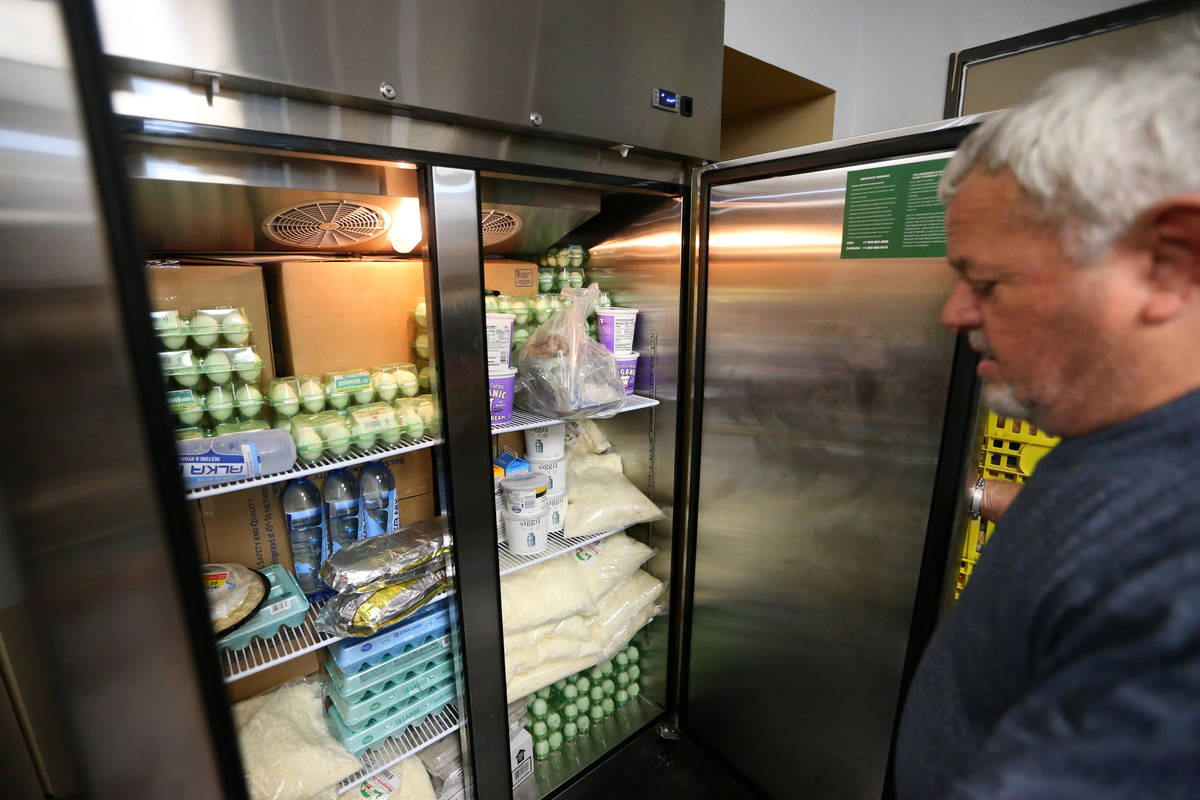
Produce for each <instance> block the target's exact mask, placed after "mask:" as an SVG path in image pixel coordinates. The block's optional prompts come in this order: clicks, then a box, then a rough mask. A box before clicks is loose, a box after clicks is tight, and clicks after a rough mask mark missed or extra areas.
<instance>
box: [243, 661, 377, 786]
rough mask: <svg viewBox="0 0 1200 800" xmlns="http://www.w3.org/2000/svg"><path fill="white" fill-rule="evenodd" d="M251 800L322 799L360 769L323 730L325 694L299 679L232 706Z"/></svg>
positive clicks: (307, 680) (312, 680)
mask: <svg viewBox="0 0 1200 800" xmlns="http://www.w3.org/2000/svg"><path fill="white" fill-rule="evenodd" d="M233 719H234V726H235V728H236V729H237V736H238V745H239V747H240V748H241V752H242V766H243V767H244V768H245V770H246V787H247V789H248V790H249V792H250V798H251V800H308V799H309V798H314V797H320V798H324V797H326V796H328V795H329V793H330V787H332V791H336V789H337V787H336V784H337V782H338V781H340V780H342V779H344V778H347V777H349V776H350V775H353V774H354V773H355V772H357V771H358V770H359V768H360V767H361V766H362V765H361V764H360V763H359V761H358V759H357V758H355V757H354V756H353V755H351V754H350V753H349V752H348V751H347V750H346V748H344V747H342V745H341V744H340V743H339V742H337V740H335V739H334V738H333V737H332V736H330V735H329V731H328V729H327V728H326V727H325V692H324V690H323V689H322V686H321V683H320V681H319V680H318V679H316V678H301V679H300V680H298V681H293V682H291V683H285V684H284V685H283V686H280V687H279V688H277V689H274V690H272V691H269V692H265V693H263V694H260V695H257V696H255V697H251V698H250V699H249V700H244V701H242V702H240V703H237V704H235V705H234V706H233Z"/></svg>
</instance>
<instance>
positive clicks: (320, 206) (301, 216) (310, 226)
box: [263, 200, 392, 249]
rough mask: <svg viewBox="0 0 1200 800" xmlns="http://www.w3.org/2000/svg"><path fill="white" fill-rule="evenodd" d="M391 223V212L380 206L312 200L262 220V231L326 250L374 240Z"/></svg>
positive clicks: (285, 241)
mask: <svg viewBox="0 0 1200 800" xmlns="http://www.w3.org/2000/svg"><path fill="white" fill-rule="evenodd" d="M391 224H392V219H391V217H390V216H388V213H387V212H386V211H384V210H383V209H382V208H379V207H377V206H373V205H369V204H367V203H360V202H358V201H357V200H311V201H308V202H304V203H293V204H292V205H290V206H285V207H283V208H281V209H279V210H278V211H276V212H275V213H273V214H271V216H269V217H267V219H266V221H265V222H263V233H265V234H267V236H269V237H270V238H271V239H273V240H275V241H277V242H279V243H280V244H288V245H292V246H293V247H312V248H317V249H325V248H334V247H346V246H349V245H354V244H359V243H360V242H365V241H368V240H370V239H374V238H375V237H376V236H380V235H382V234H384V233H386V232H387V230H388V228H389V227H391Z"/></svg>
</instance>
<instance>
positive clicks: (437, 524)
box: [321, 517, 450, 593]
mask: <svg viewBox="0 0 1200 800" xmlns="http://www.w3.org/2000/svg"><path fill="white" fill-rule="evenodd" d="M449 552H450V536H449V534H447V533H446V530H445V526H444V525H442V518H441V517H434V518H433V519H427V520H424V521H422V522H415V523H413V524H412V525H409V526H408V527H406V528H401V529H400V530H398V531H395V532H394V533H385V534H383V535H382V536H373V537H371V538H370V539H362V540H360V541H357V542H354V543H353V544H351V545H349V546H348V547H343V548H342V549H341V550H338V551H337V552H336V553H334V554H333V555H332V556H330V557H329V560H327V561H326V562H325V563H324V564H323V565H322V566H321V578H322V579H323V580H324V581H325V585H326V586H328V587H329V588H330V589H333V590H334V591H335V592H339V593H340V592H349V591H354V592H364V591H367V590H369V589H377V588H381V587H383V586H384V585H386V584H393V583H397V582H401V581H403V580H405V579H406V578H407V577H410V575H409V573H413V575H415V574H416V573H415V572H414V570H418V569H420V568H421V567H423V566H425V565H426V564H429V563H431V562H432V561H433V560H434V559H437V558H439V557H440V556H443V555H445V554H446V553H449Z"/></svg>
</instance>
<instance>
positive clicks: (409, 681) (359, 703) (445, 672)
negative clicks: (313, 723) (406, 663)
mask: <svg viewBox="0 0 1200 800" xmlns="http://www.w3.org/2000/svg"><path fill="white" fill-rule="evenodd" d="M453 676H454V658H453V656H452V655H451V653H450V651H449V650H445V651H443V653H442V655H441V656H438V657H436V658H435V659H431V660H429V661H426V662H423V663H421V664H420V665H419V666H417V667H416V668H414V669H411V670H407V671H404V672H400V673H398V674H397V675H395V676H394V677H393V678H391V679H389V680H386V681H384V682H383V683H382V684H381V685H380V686H378V687H377V688H375V689H371V690H368V691H365V692H362V693H360V694H358V695H355V696H354V698H348V697H343V696H342V695H341V694H340V693H339V692H338V691H337V689H335V688H332V687H331V688H330V690H329V699H330V700H332V701H333V705H334V706H335V707H336V708H337V710H338V713H339V714H340V715H341V717H342V722H344V723H346V724H347V725H351V726H353V725H362V724H363V723H365V722H367V721H368V720H370V719H371V718H372V717H375V716H379V715H381V714H385V713H387V711H388V709H391V708H396V707H398V706H400V705H402V704H403V703H405V702H407V701H408V699H409V698H410V697H414V696H418V695H420V694H421V692H424V691H425V690H427V689H430V688H432V687H434V686H437V685H438V684H440V683H443V682H444V681H445V680H446V679H447V678H451V677H453Z"/></svg>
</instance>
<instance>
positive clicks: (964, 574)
mask: <svg viewBox="0 0 1200 800" xmlns="http://www.w3.org/2000/svg"><path fill="white" fill-rule="evenodd" d="M974 570H975V564H974V563H972V562H970V561H963V562H962V563H961V564H959V567H958V581H957V582H956V584H955V586H954V599H955V600H957V599H958V596H959V595H960V594H962V590H963V589H964V588H966V585H967V581H969V580H970V579H971V573H972V572H973V571H974Z"/></svg>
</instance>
